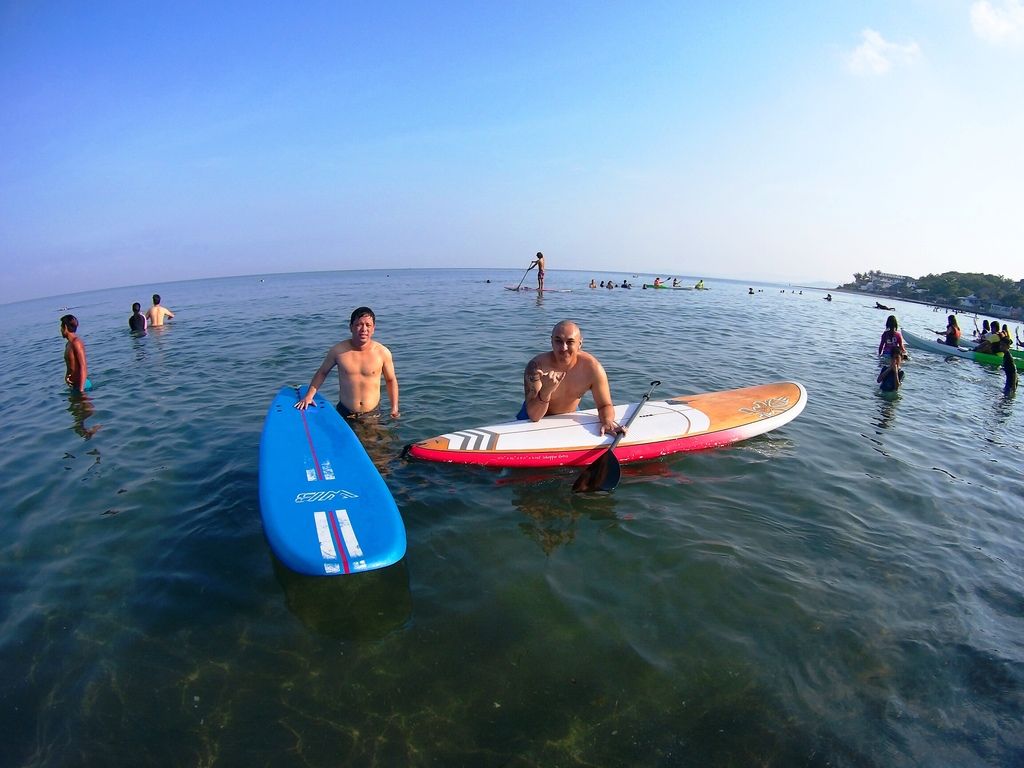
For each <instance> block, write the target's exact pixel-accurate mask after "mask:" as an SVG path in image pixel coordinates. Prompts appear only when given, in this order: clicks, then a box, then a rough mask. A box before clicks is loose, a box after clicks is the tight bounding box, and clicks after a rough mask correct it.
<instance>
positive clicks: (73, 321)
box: [60, 315, 78, 333]
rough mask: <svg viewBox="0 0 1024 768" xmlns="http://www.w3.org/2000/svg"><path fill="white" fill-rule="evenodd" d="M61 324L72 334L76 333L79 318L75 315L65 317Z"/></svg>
mask: <svg viewBox="0 0 1024 768" xmlns="http://www.w3.org/2000/svg"><path fill="white" fill-rule="evenodd" d="M60 324H61V325H62V326H64V327H65V328H67V329H68V330H69V331H71V332H72V333H75V332H76V331H77V330H78V318H77V317H75V316H74V315H64V317H62V318H61V319H60Z"/></svg>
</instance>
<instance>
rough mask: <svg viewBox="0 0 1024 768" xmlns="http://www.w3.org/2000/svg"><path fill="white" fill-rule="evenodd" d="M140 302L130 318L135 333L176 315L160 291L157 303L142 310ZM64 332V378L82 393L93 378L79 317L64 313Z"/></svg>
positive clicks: (129, 322)
mask: <svg viewBox="0 0 1024 768" xmlns="http://www.w3.org/2000/svg"><path fill="white" fill-rule="evenodd" d="M141 310H142V305H141V304H139V302H135V303H134V304H132V314H131V317H129V318H128V328H129V330H131V332H132V333H135V334H138V335H142V334H144V333H146V330H147V329H148V328H149V327H150V326H153V327H156V326H161V325H163V324H164V322H165V321H166V320H169V319H170V318H172V317H174V313H173V312H171V310H169V309H167V307H164V306H161V305H160V294H158V293H154V294H153V306H151V307H150V308H149V309H148V310H146V314H142V311H141ZM60 335H61V336H62V337H63V338H64V341H66V342H67V343H66V344H65V345H64V369H65V370H64V382H65V383H66V384H67V385H68V386H69V387H71V391H72V392H75V393H78V394H82V393H85V392H88V391H89V390H90V389H92V380H91V379H90V378H89V363H88V359H87V357H86V354H85V343H84V342H83V341H82V340H81V339H80V338H79V336H78V318H77V317H75V316H74V315H64V316H63V317H61V319H60Z"/></svg>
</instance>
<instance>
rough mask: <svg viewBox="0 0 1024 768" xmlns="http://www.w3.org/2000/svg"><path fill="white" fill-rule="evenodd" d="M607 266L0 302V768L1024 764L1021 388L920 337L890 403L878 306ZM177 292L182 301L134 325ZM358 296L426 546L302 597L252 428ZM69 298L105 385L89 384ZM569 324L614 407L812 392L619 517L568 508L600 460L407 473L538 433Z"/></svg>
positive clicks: (410, 530)
mask: <svg viewBox="0 0 1024 768" xmlns="http://www.w3.org/2000/svg"><path fill="white" fill-rule="evenodd" d="M591 276H593V277H596V278H598V279H606V278H607V277H609V275H597V274H595V275H590V274H589V273H579V272H559V271H557V270H552V271H550V272H549V276H548V284H549V286H561V287H566V288H572V289H573V291H572V292H571V293H551V294H547V295H544V296H540V297H538V296H537V295H536V294H524V293H513V292H511V291H505V290H503V288H502V286H503V285H505V284H511V285H515V284H516V283H517V282H518V281H519V279H520V278H521V277H522V272H521V271H501V270H418V271H393V272H390V273H388V272H383V271H381V272H336V273H321V274H292V275H263V276H254V277H240V278H232V279H220V280H203V281H192V282H181V283H172V284H164V285H154V286H142V287H137V288H117V289H111V290H107V291H100V292H94V293H86V294H78V295H73V296H58V297H54V298H51V299H45V300H35V301H31V302H23V303H19V304H13V305H5V306H0V330H2V333H0V385H2V386H0V414H2V417H3V427H4V429H3V433H2V445H3V450H2V455H0V477H2V478H3V484H2V488H3V490H2V500H3V514H2V516H0V668H2V669H3V671H4V675H3V682H2V683H0V732H2V733H3V734H4V737H3V738H2V739H0V765H4V766H79V765H81V766H98V765H104V766H107V765H126V766H127V765H131V766H147V765H153V766H164V765H167V766H181V765H196V766H235V765H267V766H293V765H294V766H340V765H359V766H426V765H437V766H442V765H443V766H448V765H461V766H524V767H525V766H691V765H692V766H717V765H723V766H749V765H778V766H790V765H808V766H918V765H928V766H936V765H950V766H953V765H955V766H975V765H977V766H980V765H1013V764H1021V763H1022V762H1024V727H1022V722H1024V575H1022V574H1024V571H1022V567H1021V564H1022V555H1024V545H1022V536H1021V531H1022V530H1024V504H1022V498H1024V480H1022V474H1021V466H1022V458H1024V450H1022V447H1024V414H1022V409H1024V402H1021V401H1020V397H1021V396H1022V395H1017V396H1016V397H1014V396H1006V395H1004V394H1003V393H1002V384H1003V376H1002V373H1001V372H1000V371H998V370H997V369H990V368H986V367H984V366H981V365H978V364H976V363H973V362H969V361H965V360H959V359H951V360H946V359H944V358H942V357H939V356H936V355H930V354H928V353H925V352H914V351H912V356H913V357H912V360H911V361H910V362H909V363H908V364H907V367H906V370H907V377H906V381H905V386H904V389H903V390H902V391H901V392H900V393H899V394H898V395H897V396H895V397H884V396H882V395H881V394H880V393H879V392H878V391H877V388H876V385H875V384H874V377H875V374H876V372H877V366H876V358H875V349H876V347H877V344H878V338H879V335H880V333H881V331H882V330H883V327H884V321H885V317H886V315H887V314H888V313H887V312H880V311H878V310H875V309H873V308H872V305H873V303H874V299H873V298H870V297H863V296H853V295H848V294H834V296H835V300H834V301H833V302H831V303H829V302H825V301H822V297H823V294H822V293H821V292H819V291H813V290H804V291H803V292H802V294H801V293H798V292H795V291H796V290H797V289H790V288H786V289H785V291H784V292H780V288H779V287H778V286H758V287H762V288H763V292H759V293H756V294H755V295H748V292H747V284H741V283H735V282H728V281H716V280H708V281H707V284H708V285H709V286H710V288H711V290H709V291H706V292H701V293H698V292H691V291H650V290H648V291H643V290H639V289H634V290H632V291H626V290H621V289H616V290H614V291H607V290H589V289H588V288H586V285H587V283H588V282H589V279H590V277H591ZM614 277H617V278H618V279H619V280H621V279H622V277H623V275H621V274H620V275H614ZM648 279H649V277H648ZM487 280H490V281H491V282H489V283H488V282H487ZM532 281H533V275H532V273H531V275H530V276H529V277H528V280H527V284H530V283H531V282H532ZM635 282H636V283H637V284H640V283H641V282H643V276H641V277H640V278H637V279H636V280H635ZM750 285H755V286H756V285H757V284H753V283H751V284H750ZM153 291H157V292H159V293H161V294H162V295H163V297H164V303H165V304H166V305H167V306H169V307H170V308H171V309H172V310H173V311H174V312H175V313H176V314H177V317H176V318H175V320H173V321H172V323H171V324H170V325H169V326H167V327H165V328H164V329H154V330H152V331H151V332H150V333H149V334H148V335H147V336H146V337H144V338H133V337H132V336H130V335H129V333H128V330H127V318H128V315H129V314H130V305H131V302H133V301H139V302H141V303H143V305H144V306H148V301H146V299H147V297H148V296H149V294H150V293H152V292H153ZM360 304H368V305H370V306H372V307H373V308H374V310H375V311H376V312H377V315H378V324H377V332H376V337H375V338H376V339H377V340H378V341H380V342H382V343H384V344H386V345H388V346H389V347H390V348H391V350H392V352H393V353H394V358H395V363H396V369H397V373H398V376H399V380H400V384H401V410H402V417H401V418H400V419H399V420H398V421H396V422H391V421H390V420H387V419H385V420H384V421H383V422H382V423H381V424H380V425H379V426H377V427H374V428H369V429H365V430H363V431H362V437H363V439H364V443H365V444H366V445H367V449H368V451H369V453H370V454H371V456H372V457H373V458H374V460H375V462H376V464H377V465H378V467H379V468H380V470H381V473H382V475H383V476H384V478H385V479H386V481H387V483H388V485H389V487H390V488H391V490H392V493H393V494H394V497H395V499H396V501H397V503H398V506H399V508H400V509H401V511H402V515H403V518H404V520H405V524H406V530H407V534H408V540H409V548H408V553H407V556H406V558H405V559H404V560H403V561H402V563H400V564H399V565H397V566H395V567H393V568H389V569H386V570H383V571H378V572H373V573H366V574H356V575H353V576H350V577H339V578H333V579H312V578H306V577H300V576H296V575H294V574H292V573H290V572H288V571H287V570H286V569H284V568H283V567H281V566H280V565H279V564H277V563H276V562H275V560H274V558H273V556H272V555H271V553H270V551H269V548H268V547H267V544H266V542H265V541H264V538H263V534H262V529H261V523H260V515H259V506H258V493H257V483H258V474H257V454H258V447H259V439H260V430H261V425H262V420H263V416H264V414H265V412H266V409H267V407H268V405H269V403H270V400H271V398H272V397H273V394H274V393H275V392H276V391H277V389H278V388H279V387H280V386H282V385H285V384H304V383H307V382H308V381H309V379H310V377H311V375H312V373H313V371H314V370H315V369H316V367H317V366H318V364H319V362H320V361H321V359H322V357H323V355H324V353H325V351H326V350H327V348H328V347H329V346H330V345H331V344H333V343H334V342H336V341H338V340H339V339H341V338H345V337H346V336H347V335H348V334H347V319H348V315H349V313H350V312H351V310H352V309H353V308H354V307H355V306H358V305H360ZM896 305H897V310H898V311H897V314H898V316H899V317H900V319H901V322H902V323H903V325H905V326H906V327H908V328H910V329H911V330H923V329H924V328H941V327H944V317H945V315H944V314H939V313H934V312H932V311H931V310H930V309H929V308H927V307H924V306H919V305H913V304H904V303H899V302H897V303H896ZM65 306H67V307H69V308H70V310H69V311H71V312H73V313H75V314H76V315H77V316H78V318H79V320H80V322H81V327H80V335H81V337H82V338H83V340H84V341H85V344H86V347H87V350H88V356H89V365H90V376H91V378H92V379H93V381H94V382H95V389H94V390H93V391H92V392H91V393H90V394H89V396H88V398H87V400H80V399H75V398H71V397H69V394H68V392H67V390H66V389H65V388H64V386H63V361H62V349H63V340H62V339H61V338H60V336H59V333H58V331H59V328H58V319H59V317H60V315H62V314H63V313H64V310H63V307H65ZM563 318H572V319H575V320H577V322H579V324H580V325H581V327H582V329H583V335H584V344H585V348H586V349H588V350H589V351H591V352H593V353H594V354H596V355H597V356H598V357H599V358H600V359H601V360H602V362H603V363H604V365H605V367H606V369H607V370H608V373H609V377H610V380H611V385H612V394H613V396H614V398H615V400H616V401H617V402H629V401H635V400H637V399H638V398H639V397H640V395H641V394H642V393H643V392H644V391H645V390H646V388H647V385H648V383H649V382H650V381H651V380H652V379H655V378H657V379H660V380H661V381H662V382H663V384H662V386H661V388H660V389H659V390H657V391H656V395H660V396H663V397H667V396H672V395H685V394H691V393H696V392H701V391H708V390H717V389H726V388H732V387H739V386H746V385H750V384H757V383H762V382H766V381H772V380H778V379H794V380H797V381H800V382H802V383H803V384H804V385H805V386H806V387H807V390H808V392H809V401H808V405H807V408H806V410H805V411H804V413H803V414H802V415H801V416H799V417H798V418H797V419H796V420H795V421H793V422H792V423H790V424H789V425H787V426H785V427H783V428H781V429H779V430H777V431H775V432H772V433H769V434H767V435H764V436H761V437H758V438H755V439H752V440H750V441H747V442H745V443H740V444H737V445H735V446H732V447H729V448H726V449H720V450H715V451H709V452H704V453H697V454H689V455H682V456H678V457H674V458H671V459H668V460H664V461H661V462H656V463H652V464H646V465H641V466H627V467H625V468H624V471H623V479H622V482H621V484H620V485H619V487H618V489H617V490H616V491H615V492H614V493H613V494H611V495H607V496H576V495H573V494H572V493H571V491H570V486H571V484H572V480H573V479H574V477H575V474H576V471H575V470H573V471H568V470H567V471H562V472H558V471H556V472H542V471H536V470H521V471H496V470H488V469H481V468H467V467H456V466H439V465H432V464H425V463H416V462H409V461H406V460H404V459H402V458H401V457H400V453H401V449H402V447H403V446H404V445H405V444H406V443H408V442H411V441H414V440H418V439H422V438H425V437H430V436H433V435H435V434H438V433H441V432H444V431H448V430H452V429H458V428H465V427H471V426H479V425H482V424H487V423H492V422H495V421H499V420H505V419H507V418H509V417H511V416H512V415H513V414H514V413H515V412H516V410H517V409H518V407H519V405H520V401H521V397H522V389H521V374H522V369H523V366H524V365H525V362H526V361H527V359H528V358H529V357H530V356H531V355H533V354H535V353H537V352H539V351H543V350H544V349H546V348H547V347H548V334H549V331H550V328H551V326H552V325H553V324H554V323H555V322H557V321H558V320H560V319H563ZM966 325H967V328H968V329H970V320H969V318H968V319H966ZM324 391H325V393H332V389H331V387H330V386H329V385H325V387H324ZM584 404H585V405H586V407H590V404H589V399H588V400H585V401H584Z"/></svg>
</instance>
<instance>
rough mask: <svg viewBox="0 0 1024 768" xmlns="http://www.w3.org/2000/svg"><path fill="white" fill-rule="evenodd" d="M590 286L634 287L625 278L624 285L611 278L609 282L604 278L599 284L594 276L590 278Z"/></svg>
mask: <svg viewBox="0 0 1024 768" xmlns="http://www.w3.org/2000/svg"><path fill="white" fill-rule="evenodd" d="M590 287H591V288H632V287H633V284H632V283H630V282H627V281H626V280H625V279H623V281H622V285H616V284H615V281H614V280H609V281H608V282H607V283H606V282H605V281H604V280H602V281H601V285H600V286H599V285H598V284H597V282H596V281H595V280H594V278H590Z"/></svg>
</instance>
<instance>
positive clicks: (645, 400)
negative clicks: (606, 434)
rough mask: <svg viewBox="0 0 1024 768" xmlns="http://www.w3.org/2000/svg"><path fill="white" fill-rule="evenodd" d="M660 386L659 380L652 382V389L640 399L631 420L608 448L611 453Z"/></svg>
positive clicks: (630, 417)
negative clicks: (655, 389)
mask: <svg viewBox="0 0 1024 768" xmlns="http://www.w3.org/2000/svg"><path fill="white" fill-rule="evenodd" d="M660 384H661V382H660V381H658V380H657V379H655V380H654V381H652V382H651V387H650V389H648V390H647V392H646V393H644V396H643V397H641V398H640V402H639V403H637V404H636V408H635V409H633V412H632V413H631V414H629V418H628V419H626V423H625V424H623V425H622V431H621V432H619V434H617V435H616V436H615V439H614V440H612V444H611V445H609V446H608V451H609V452H611V451H614V450H615V446H617V445H618V444H619V442H620V441H621V440H622V438H624V437H625V436H626V430H627V429H629V425H630V424H632V423H633V421H634V420H635V419H636V417H637V416H639V415H640V409H641V408H643V407H644V403H646V402H647V401H648V400H650V399H651V393H652V392H653V391H654V388H655V387H657V386H658V385H660Z"/></svg>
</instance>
